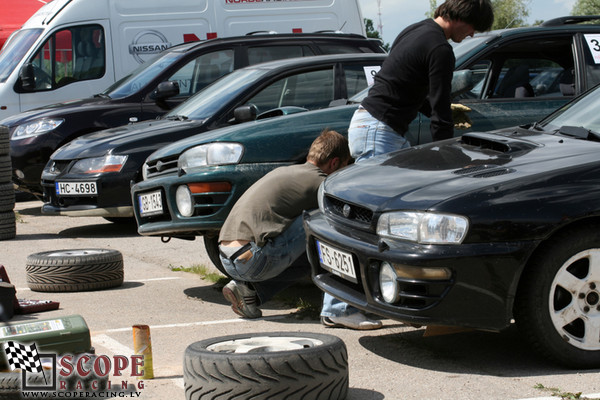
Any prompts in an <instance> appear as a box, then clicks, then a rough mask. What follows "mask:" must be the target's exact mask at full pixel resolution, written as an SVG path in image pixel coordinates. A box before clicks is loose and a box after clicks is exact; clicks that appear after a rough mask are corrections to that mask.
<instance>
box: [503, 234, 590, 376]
mask: <svg viewBox="0 0 600 400" xmlns="http://www.w3.org/2000/svg"><path fill="white" fill-rule="evenodd" d="M599 258H600V226H598V225H593V226H589V227H586V228H585V229H579V230H578V231H575V232H574V231H569V232H565V233H564V234H561V235H558V236H557V237H555V238H553V239H551V240H549V241H548V242H547V243H545V244H544V245H543V246H542V247H541V248H540V249H539V251H538V252H537V253H536V255H534V257H533V258H532V261H531V262H530V263H529V265H528V266H527V268H526V270H525V271H524V273H523V276H522V278H521V282H520V283H519V290H518V292H517V297H516V299H515V308H514V315H515V321H516V323H517V326H518V327H519V329H520V331H521V332H523V333H524V334H525V337H526V338H527V340H528V341H529V342H530V343H531V345H532V347H533V348H534V349H535V350H537V351H538V352H539V353H541V354H542V355H543V356H545V357H546V358H548V359H550V360H553V361H555V362H557V363H559V364H562V365H564V366H567V367H570V368H598V367H600V338H599V337H598V330H597V329H596V330H595V333H596V334H595V335H590V334H589V333H590V331H589V330H588V331H587V335H586V328H593V327H594V325H595V327H596V328H597V327H598V326H600V285H598V277H599V276H600V262H599V261H597V260H598V259H599ZM594 336H595V337H594Z"/></svg>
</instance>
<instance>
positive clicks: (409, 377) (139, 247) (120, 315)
mask: <svg viewBox="0 0 600 400" xmlns="http://www.w3.org/2000/svg"><path fill="white" fill-rule="evenodd" d="M40 207H41V203H40V202H38V201H25V202H18V203H17V205H16V208H15V210H16V212H17V237H16V238H15V239H12V240H6V241H2V242H0V249H1V250H0V265H4V267H5V268H6V270H7V272H8V275H9V278H10V280H11V282H12V283H13V284H14V285H15V286H16V288H17V297H18V298H22V299H37V300H53V301H57V302H60V308H59V309H58V310H54V311H46V312H41V313H36V314H26V315H18V316H15V317H14V318H13V319H12V320H11V323H18V322H19V321H27V320H35V319H49V318H60V317H64V316H68V315H74V314H78V315H81V316H82V317H83V318H84V319H85V321H86V323H87V325H88V327H89V329H90V332H91V339H92V345H93V346H94V348H95V350H96V354H99V355H107V356H114V355H125V356H130V355H131V354H133V353H134V352H133V349H134V343H133V328H132V327H133V326H134V325H136V324H143V325H148V326H150V334H151V346H152V356H153V372H154V378H153V379H146V380H142V381H141V382H140V380H139V379H136V378H134V377H128V376H127V375H124V376H122V377H119V379H121V380H120V381H119V382H118V383H119V384H120V382H121V381H128V384H134V385H135V386H136V387H137V388H138V390H137V392H138V394H139V398H143V399H161V400H162V399H169V398H171V399H183V398H185V394H184V382H183V355H184V352H185V349H186V347H187V346H189V345H190V344H192V343H194V342H196V341H198V340H202V339H206V338H211V337H220V336H226V335H233V334H237V333H246V332H255V333H256V332H279V331H293V332H317V333H319V332H320V333H329V334H334V335H336V336H338V337H340V338H341V339H342V340H343V341H344V342H345V344H346V346H347V348H348V354H349V364H350V391H349V394H348V399H350V400H381V399H457V398H460V399H462V400H468V399H477V400H481V399H529V398H543V397H549V396H551V395H552V393H553V391H552V390H551V388H554V389H557V390H560V391H561V392H563V393H573V394H577V393H583V394H584V395H594V396H595V397H599V398H600V370H592V371H576V370H565V369H563V368H560V367H558V366H555V365H552V364H549V363H548V362H546V361H545V360H544V359H543V358H540V357H539V356H538V355H536V354H534V353H532V352H531V350H530V349H529V348H528V347H527V345H526V344H525V343H524V342H523V341H522V340H521V338H520V336H519V333H518V331H517V330H516V329H512V328H511V329H509V330H507V331H506V332H502V333H492V332H476V331H463V332H458V333H454V334H446V335H440V336H431V337H429V336H427V337H424V335H423V334H424V332H425V330H424V328H415V327H410V326H406V325H404V324H402V323H400V322H396V321H391V320H384V328H383V329H381V330H377V331H370V332H359V331H352V330H347V329H330V328H325V327H324V326H322V325H321V324H320V323H319V321H318V319H316V318H315V317H314V315H312V316H311V314H310V313H308V316H306V313H304V312H303V311H304V307H300V308H297V307H296V305H298V304H302V303H301V302H300V301H299V299H300V298H301V299H302V300H303V301H304V302H308V303H309V304H313V305H318V303H319V299H320V293H319V292H318V291H317V289H316V288H315V287H313V286H311V285H310V284H306V283H305V284H304V285H299V286H297V287H295V288H293V289H291V290H288V291H286V292H284V293H282V294H281V295H280V296H279V297H278V298H277V300H275V301H271V302H269V303H267V304H265V305H264V306H263V317H262V318H260V319H258V320H251V321H249V320H244V319H241V318H239V317H238V316H237V315H236V314H234V313H233V312H232V311H231V309H230V306H229V304H228V303H227V302H226V301H225V299H224V298H223V296H222V295H221V292H220V285H222V284H223V283H222V282H217V283H215V282H214V281H212V280H206V279H202V278H201V277H200V275H198V274H194V273H191V272H185V271H178V270H177V269H181V267H183V269H189V268H192V267H195V266H205V267H207V269H208V270H209V271H212V272H216V269H214V267H212V264H211V263H210V261H209V259H208V256H207V255H206V252H205V250H204V247H203V244H202V240H196V241H184V240H177V239H174V240H171V241H170V242H168V243H162V242H161V240H160V238H155V237H142V236H139V235H138V234H137V231H136V227H135V224H114V223H111V222H108V221H106V220H104V219H102V218H99V217H93V218H73V217H61V216H45V215H42V214H41V212H40ZM84 248H108V249H116V250H119V251H120V252H121V253H122V254H123V259H124V270H125V282H124V283H123V285H122V286H120V287H117V288H112V289H106V290H97V291H89V292H70V293H60V292H34V291H32V290H30V289H29V287H28V285H27V281H26V272H25V265H26V259H27V256H28V255H30V254H33V253H37V252H41V251H47V250H64V249H84ZM115 378H116V377H115ZM554 393H556V392H554ZM135 396H137V394H136V395H135ZM554 398H556V397H554ZM580 398H581V397H580Z"/></svg>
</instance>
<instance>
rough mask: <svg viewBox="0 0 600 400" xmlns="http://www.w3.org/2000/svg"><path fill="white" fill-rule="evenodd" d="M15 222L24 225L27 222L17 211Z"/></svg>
mask: <svg viewBox="0 0 600 400" xmlns="http://www.w3.org/2000/svg"><path fill="white" fill-rule="evenodd" d="M15 221H16V222H19V223H22V224H24V223H25V220H24V219H23V216H22V215H21V214H20V213H19V212H18V211H15Z"/></svg>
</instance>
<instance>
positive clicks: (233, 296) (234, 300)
mask: <svg viewBox="0 0 600 400" xmlns="http://www.w3.org/2000/svg"><path fill="white" fill-rule="evenodd" d="M223 296H224V297H225V298H226V299H227V300H228V301H229V302H230V303H231V309H232V310H233V312H235V313H236V314H237V315H240V316H242V317H245V318H260V317H261V316H262V311H260V308H258V306H257V303H258V297H257V296H256V291H254V290H252V289H250V288H249V287H248V286H247V285H245V284H243V283H241V282H236V281H234V280H233V279H232V280H231V281H230V282H229V283H228V284H227V285H225V287H224V288H223Z"/></svg>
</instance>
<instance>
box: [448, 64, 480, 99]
mask: <svg viewBox="0 0 600 400" xmlns="http://www.w3.org/2000/svg"><path fill="white" fill-rule="evenodd" d="M473 87H475V81H474V79H473V71H471V70H469V69H464V70H459V71H454V73H453V75H452V89H451V96H452V98H454V97H456V96H460V95H461V94H463V93H465V92H468V91H469V90H471V89H473Z"/></svg>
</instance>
